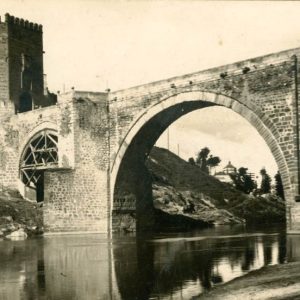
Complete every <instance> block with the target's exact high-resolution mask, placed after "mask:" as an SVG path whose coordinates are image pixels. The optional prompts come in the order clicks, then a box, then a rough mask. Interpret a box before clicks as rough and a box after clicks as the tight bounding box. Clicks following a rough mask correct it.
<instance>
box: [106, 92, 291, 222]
mask: <svg viewBox="0 0 300 300" xmlns="http://www.w3.org/2000/svg"><path fill="white" fill-rule="evenodd" d="M185 103H186V104H188V105H190V108H189V109H188V110H184V109H183V110H182V113H181V114H180V113H179V114H177V115H176V116H175V117H174V119H173V120H170V121H169V122H166V127H165V128H167V127H168V126H169V125H170V124H172V123H173V122H174V121H176V120H177V119H178V118H179V117H181V116H183V115H184V114H187V113H189V112H191V111H193V110H196V109H200V108H203V107H208V106H211V105H218V106H223V107H226V108H228V109H231V110H233V111H235V112H236V113H238V114H240V115H241V116H242V117H243V118H245V119H246V120H247V121H248V122H249V123H250V124H251V125H252V126H253V127H254V128H255V129H256V130H257V131H258V133H259V134H260V135H261V136H262V138H263V139H264V141H265V142H266V144H267V145H268V147H269V149H270V151H271V153H272V155H273V156H274V158H275V161H276V163H277V166H278V170H279V171H280V173H281V175H282V179H283V185H284V190H285V195H286V200H287V205H288V206H289V205H291V204H292V201H293V199H294V197H293V196H294V194H295V191H294V189H295V187H294V184H293V181H292V180H291V177H292V176H291V175H290V172H289V167H288V164H287V161H286V159H285V156H284V154H283V151H282V149H281V147H280V144H279V138H280V134H279V132H278V131H277V129H276V126H275V125H274V124H273V123H272V121H271V120H270V119H268V118H266V117H265V116H264V115H263V113H262V112H260V111H259V110H258V109H257V108H253V107H251V108H250V107H249V106H247V105H246V104H244V103H242V102H240V101H238V100H237V99H234V98H231V97H228V96H225V95H222V94H217V93H211V92H204V91H192V92H182V93H178V94H175V95H171V96H168V97H166V98H163V99H161V100H160V101H158V102H157V103H155V104H154V105H152V106H150V107H147V108H145V110H143V111H142V112H141V113H140V114H139V115H138V116H137V117H136V118H135V120H134V121H133V122H132V123H131V125H130V126H129V129H128V130H127V133H126V134H125V136H124V138H123V140H122V142H121V143H120V147H119V148H118V150H117V153H116V155H115V157H114V159H113V161H112V164H111V172H110V189H111V192H110V195H111V212H110V213H112V209H113V201H114V199H113V197H114V190H115V185H116V180H117V176H118V172H119V170H120V166H121V163H122V161H123V159H124V156H125V154H126V152H128V148H129V147H130V145H131V144H132V142H133V140H134V139H135V137H136V136H137V135H138V134H139V132H140V131H141V130H142V129H143V128H144V127H145V126H146V124H150V122H151V121H152V120H154V119H155V117H156V116H158V115H159V114H161V115H162V114H163V113H164V112H167V111H168V110H170V109H172V108H175V107H176V106H178V105H181V107H182V108H184V105H185ZM203 103H206V104H205V105H204V106H202V105H201V104H203ZM159 135H160V134H159ZM159 135H158V136H157V138H158V137H159ZM150 140H151V138H150ZM155 141H156V138H154V139H153V143H152V146H153V145H154V143H155ZM110 219H112V216H111V218H110Z"/></svg>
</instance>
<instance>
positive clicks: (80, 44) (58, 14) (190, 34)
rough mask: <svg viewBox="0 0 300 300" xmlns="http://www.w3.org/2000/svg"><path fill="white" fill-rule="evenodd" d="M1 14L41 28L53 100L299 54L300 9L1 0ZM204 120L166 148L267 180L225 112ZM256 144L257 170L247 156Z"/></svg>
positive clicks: (242, 131) (246, 131)
mask: <svg viewBox="0 0 300 300" xmlns="http://www.w3.org/2000/svg"><path fill="white" fill-rule="evenodd" d="M0 8H1V11H0V13H1V15H2V16H4V14H5V13H6V12H9V13H10V14H12V15H14V16H17V17H22V18H25V19H29V20H30V21H33V22H36V23H41V24H43V26H44V50H45V52H46V53H45V56H44V65H45V68H44V71H45V73H46V74H47V78H48V86H49V88H50V90H52V91H54V92H56V91H57V90H60V91H63V89H64V88H65V89H66V90H69V89H70V88H71V87H72V86H74V87H75V89H77V90H93V91H103V90H105V89H106V88H107V87H109V88H110V89H111V90H117V89H121V88H127V87H130V86H135V85H139V84H143V83H147V82H151V81H156V80H160V79H164V78H168V77H172V76H177V75H181V74H186V73H190V72H195V71H199V70H203V69H207V68H210V67H214V66H219V65H223V64H227V63H232V62H235V61H239V60H243V59H247V58H250V57H255V56H259V55H264V54H268V53H272V52H277V51H281V50H285V49H289V48H295V47H299V46H300V26H299V15H300V2H279V1H276V2H273V1H267V2H258V1H254V2H245V1H241V2H237V1H233V2H217V1H212V2H205V1H147V2H146V1H139V2H135V1H130V2H129V1H128V2H127V1H88V0H87V1H78V0H60V1H57V0H51V1H50V0H43V1H37V0H36V1H33V0H31V1H29V0H23V1H14V0H5V1H4V0H2V1H1V7H0ZM205 111H206V110H199V111H196V112H194V113H191V114H189V115H187V116H185V117H184V118H182V119H181V120H180V121H179V122H181V123H178V124H176V123H174V124H173V126H172V128H171V133H172V132H173V133H172V134H171V138H172V139H173V140H172V144H175V145H176V144H177V143H178V141H179V143H180V144H181V146H180V148H181V152H182V156H192V155H193V152H195V151H197V150H196V149H198V148H201V147H203V146H208V147H210V148H211V149H212V150H213V153H214V154H216V155H219V156H220V157H221V158H222V159H223V161H224V160H227V159H231V160H232V161H233V162H234V161H235V160H236V166H237V167H239V166H240V165H243V166H249V168H250V164H251V165H253V166H251V168H252V169H253V170H252V171H255V172H256V170H257V169H259V168H261V167H262V166H263V165H264V166H265V167H266V168H267V170H268V169H270V170H271V169H272V172H274V170H275V169H276V167H275V166H274V162H273V159H272V157H271V156H270V154H269V151H268V148H266V146H265V144H264V142H263V141H262V144H261V142H260V140H259V138H258V139H256V136H257V135H256V132H254V133H253V134H250V131H251V130H252V129H253V128H252V127H249V126H248V124H247V122H246V121H244V120H243V119H240V118H239V116H238V115H236V114H233V113H231V112H230V111H229V110H228V111H226V112H225V113H224V111H222V112H215V113H214V116H215V117H216V118H217V119H216V120H213V119H211V114H208V113H205ZM206 112H207V111H206ZM224 116H225V117H224ZM199 118H201V119H202V121H201V122H198V120H199ZM221 121H222V131H221V130H220V131H216V130H217V128H220V126H219V125H217V124H218V122H221ZM236 122H237V123H238V124H239V136H240V139H237V134H236V131H235V130H233V128H234V126H235V125H236ZM208 123H209V124H210V126H207V124H208ZM245 124H246V125H245ZM225 128H226V130H225ZM235 128H236V127H235ZM254 131H255V130H254ZM191 136H192V137H193V143H196V145H195V146H194V147H192V146H191V143H187V141H188V140H191V138H190V137H191ZM245 136H247V138H245ZM162 139H163V137H162ZM198 141H199V145H198ZM204 142H205V143H204ZM258 143H259V145H262V146H259V149H261V150H260V151H259V153H260V156H261V160H260V161H257V159H258V158H255V159H254V157H253V154H252V152H253V145H254V144H255V147H257V144H258ZM186 145H187V146H186ZM176 147H177V146H176ZM232 147H233V149H232ZM229 148H230V149H229ZM263 149H264V150H263ZM256 152H257V151H256ZM230 153H235V157H234V158H233V157H231V154H230ZM267 154H268V156H267V157H266V155H267ZM253 161H256V163H253ZM250 162H251V163H250ZM262 163H263V165H262ZM272 172H271V171H270V173H272Z"/></svg>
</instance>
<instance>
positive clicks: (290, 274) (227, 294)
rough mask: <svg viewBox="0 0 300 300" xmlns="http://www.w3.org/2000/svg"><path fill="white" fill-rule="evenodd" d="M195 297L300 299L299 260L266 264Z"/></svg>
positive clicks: (260, 299) (244, 299)
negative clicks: (279, 263)
mask: <svg viewBox="0 0 300 300" xmlns="http://www.w3.org/2000/svg"><path fill="white" fill-rule="evenodd" d="M196 299H201V300H202V299H215V300H218V299H222V300H225V299H226V300H237V299H243V300H250V299H251V300H263V299H273V300H279V299H281V300H283V299H285V300H287V299H300V262H296V263H288V264H285V265H276V266H267V267H264V268H262V269H260V270H258V271H252V272H250V273H249V274H247V275H245V276H243V277H239V278H236V279H234V280H232V281H230V282H228V283H225V284H224V285H220V286H218V287H215V288H213V289H212V290H211V291H210V292H206V293H204V294H202V295H200V296H199V297H198V298H196Z"/></svg>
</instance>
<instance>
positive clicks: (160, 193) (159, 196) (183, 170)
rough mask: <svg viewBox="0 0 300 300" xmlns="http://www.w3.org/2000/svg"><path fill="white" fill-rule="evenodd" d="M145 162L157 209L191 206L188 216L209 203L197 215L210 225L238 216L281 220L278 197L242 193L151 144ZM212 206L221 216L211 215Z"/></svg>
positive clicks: (250, 220) (251, 219)
mask: <svg viewBox="0 0 300 300" xmlns="http://www.w3.org/2000/svg"><path fill="white" fill-rule="evenodd" d="M146 165H147V167H148V169H149V170H150V172H151V174H152V178H153V197H154V199H153V200H154V204H155V207H156V208H158V209H161V210H163V211H168V209H167V208H166V206H169V207H170V208H171V207H172V206H174V207H176V206H178V205H179V206H181V207H183V210H187V211H189V209H191V208H193V214H192V215H195V212H198V213H199V210H201V209H203V205H204V204H203V203H206V204H208V203H209V205H210V208H209V207H206V209H203V213H201V218H202V219H203V220H205V221H207V220H208V221H209V222H210V223H214V224H215V223H218V224H224V223H225V224H228V223H235V222H239V221H240V220H239V218H241V219H245V220H246V222H247V223H265V222H284V221H285V203H284V201H282V200H281V199H280V198H278V197H276V196H271V195H267V196H265V197H253V196H249V195H246V194H244V193H242V192H240V191H238V190H236V189H235V188H234V187H233V186H232V185H230V184H227V183H223V182H220V181H219V180H218V179H216V178H215V177H213V176H210V175H207V174H205V173H203V172H202V171H201V170H200V169H199V167H197V166H193V165H191V164H189V163H188V162H186V161H184V160H183V159H181V158H179V157H178V156H177V155H175V154H174V153H172V152H170V151H168V150H166V149H163V148H157V147H153V149H152V151H151V153H150V156H149V158H148V160H147V163H146ZM166 190H167V191H170V190H173V192H172V193H171V194H172V197H171V196H170V195H169V196H167V195H166ZM176 193H177V194H176ZM164 194H165V195H164ZM171 198H173V199H171ZM165 199H167V200H165ZM166 202H167V203H166ZM170 203H171V204H170ZM199 204H201V205H202V208H201V206H199ZM204 206H205V205H204ZM215 208H217V209H218V211H219V213H221V216H220V215H218V214H216V212H214V213H213V214H211V212H212V211H215ZM169 210H170V209H169ZM175 211H176V209H175ZM175 213H176V212H175ZM175 213H174V212H173V214H175ZM177 213H181V212H180V209H179V210H178V209H177ZM227 214H228V215H227ZM234 217H236V218H234Z"/></svg>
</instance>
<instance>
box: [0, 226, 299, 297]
mask: <svg viewBox="0 0 300 300" xmlns="http://www.w3.org/2000/svg"><path fill="white" fill-rule="evenodd" d="M299 249H300V236H296V235H294V236H291V235H289V236H286V235H285V234H283V233H278V232H273V233H267V234H264V233H245V232H244V230H240V229H239V230H236V229H230V230H228V229H227V230H224V229H222V228H217V229H208V230H203V231H201V232H190V233H177V234H160V235H152V236H147V237H138V238H136V237H135V236H115V237H114V238H113V240H107V239H106V238H105V237H104V236H100V235H93V236H90V235H88V236H57V237H46V238H44V239H36V240H27V241H15V242H8V241H2V242H0V299H3V300H5V299H16V300H17V299H67V300H68V299H139V300H143V299H190V298H192V297H193V296H196V295H199V294H200V293H201V292H202V291H203V290H205V289H209V288H211V287H212V286H214V285H217V284H221V283H223V282H227V281H229V280H231V279H233V278H235V277H237V276H241V275H243V274H245V273H247V272H249V271H250V270H253V269H258V268H260V267H262V266H264V265H270V264H277V263H285V262H286V261H296V260H300V250H299Z"/></svg>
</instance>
